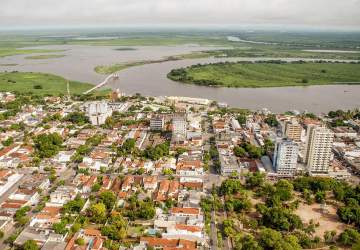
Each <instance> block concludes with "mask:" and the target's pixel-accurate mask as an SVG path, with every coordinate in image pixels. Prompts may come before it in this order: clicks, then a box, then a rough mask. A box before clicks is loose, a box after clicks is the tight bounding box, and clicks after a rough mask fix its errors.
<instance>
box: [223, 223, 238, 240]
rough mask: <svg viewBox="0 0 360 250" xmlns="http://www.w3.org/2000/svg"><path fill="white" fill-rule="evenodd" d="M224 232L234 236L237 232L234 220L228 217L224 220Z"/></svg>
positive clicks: (228, 235) (226, 234)
mask: <svg viewBox="0 0 360 250" xmlns="http://www.w3.org/2000/svg"><path fill="white" fill-rule="evenodd" d="M223 228H224V234H225V236H227V237H233V236H235V234H236V231H235V229H234V221H233V220H229V219H226V220H224V221H223Z"/></svg>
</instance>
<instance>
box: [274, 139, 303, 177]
mask: <svg viewBox="0 0 360 250" xmlns="http://www.w3.org/2000/svg"><path fill="white" fill-rule="evenodd" d="M298 153H299V145H298V144H297V143H295V142H294V141H292V140H288V139H284V140H281V141H279V142H277V143H276V145H275V152H274V161H273V166H274V168H275V170H276V173H277V174H278V175H279V176H284V177H285V176H286V177H291V176H294V175H295V173H296V167H297V159H298Z"/></svg>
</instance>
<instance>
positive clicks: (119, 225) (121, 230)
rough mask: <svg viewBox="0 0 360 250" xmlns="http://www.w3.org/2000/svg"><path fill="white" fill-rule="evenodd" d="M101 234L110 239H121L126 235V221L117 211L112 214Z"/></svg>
mask: <svg viewBox="0 0 360 250" xmlns="http://www.w3.org/2000/svg"><path fill="white" fill-rule="evenodd" d="M101 234H102V235H104V236H107V237H108V238H109V239H112V240H122V239H124V238H125V237H126V236H127V221H126V220H125V219H124V218H123V217H122V216H121V215H120V214H118V213H116V214H112V215H111V217H110V219H109V223H108V224H107V225H106V226H104V227H102V229H101Z"/></svg>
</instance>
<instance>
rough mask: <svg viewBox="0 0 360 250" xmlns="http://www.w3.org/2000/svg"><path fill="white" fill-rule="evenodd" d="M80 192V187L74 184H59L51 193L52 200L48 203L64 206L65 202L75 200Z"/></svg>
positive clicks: (49, 204) (48, 204)
mask: <svg viewBox="0 0 360 250" xmlns="http://www.w3.org/2000/svg"><path fill="white" fill-rule="evenodd" d="M78 192H79V191H78V189H77V188H76V187H73V186H59V187H58V188H57V189H56V190H55V191H54V192H52V193H51V194H50V202H48V203H46V205H47V206H54V207H56V206H60V207H62V206H63V205H64V204H65V203H67V202H69V201H71V200H73V199H74V198H75V197H76V195H77V193H78Z"/></svg>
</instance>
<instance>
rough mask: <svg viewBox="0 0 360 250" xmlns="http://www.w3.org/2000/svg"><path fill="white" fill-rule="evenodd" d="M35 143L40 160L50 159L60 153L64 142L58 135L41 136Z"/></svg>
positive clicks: (36, 138)
mask: <svg viewBox="0 0 360 250" xmlns="http://www.w3.org/2000/svg"><path fill="white" fill-rule="evenodd" d="M34 143H35V149H36V151H37V155H38V156H39V157H40V158H50V157H52V156H54V155H56V154H57V153H58V152H59V150H60V147H61V145H62V143H63V140H62V138H61V136H60V135H59V134H58V133H52V134H41V135H38V136H37V137H35V139H34Z"/></svg>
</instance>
